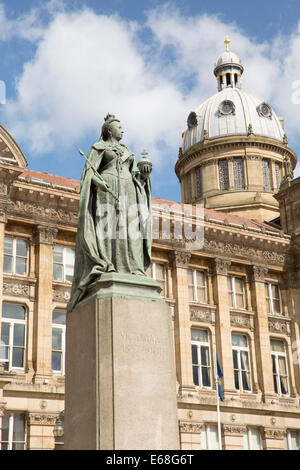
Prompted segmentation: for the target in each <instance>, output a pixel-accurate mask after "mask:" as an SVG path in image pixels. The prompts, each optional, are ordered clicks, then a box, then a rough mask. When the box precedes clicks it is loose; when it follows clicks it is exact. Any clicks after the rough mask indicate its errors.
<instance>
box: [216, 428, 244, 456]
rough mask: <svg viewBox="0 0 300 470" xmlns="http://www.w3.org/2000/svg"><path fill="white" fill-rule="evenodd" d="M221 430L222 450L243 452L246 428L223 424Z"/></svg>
mask: <svg viewBox="0 0 300 470" xmlns="http://www.w3.org/2000/svg"><path fill="white" fill-rule="evenodd" d="M222 428H223V429H222V431H223V432H222V448H223V449H224V450H244V441H243V438H244V433H245V432H246V426H243V425H239V424H232V423H229V424H226V423H224V424H223V426H222Z"/></svg>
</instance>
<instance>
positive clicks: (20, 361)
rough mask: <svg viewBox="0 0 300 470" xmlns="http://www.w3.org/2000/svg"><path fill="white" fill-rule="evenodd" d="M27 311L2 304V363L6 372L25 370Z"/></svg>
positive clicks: (20, 307)
mask: <svg viewBox="0 0 300 470" xmlns="http://www.w3.org/2000/svg"><path fill="white" fill-rule="evenodd" d="M25 338H26V309H25V307H23V306H22V305H17V304H16V305H15V304H8V303H3V304H2V321H1V343H0V362H2V363H3V364H4V368H5V370H12V369H15V370H23V369H24V361H25Z"/></svg>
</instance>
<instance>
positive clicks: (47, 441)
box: [27, 412, 58, 450]
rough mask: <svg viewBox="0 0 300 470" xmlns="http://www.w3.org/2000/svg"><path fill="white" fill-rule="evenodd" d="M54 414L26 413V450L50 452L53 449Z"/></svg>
mask: <svg viewBox="0 0 300 470" xmlns="http://www.w3.org/2000/svg"><path fill="white" fill-rule="evenodd" d="M57 417H58V415H56V414H45V413H30V412H29V413H28V414H27V430H28V438H27V442H28V450H49V449H50V450H51V449H54V441H55V439H54V434H53V430H54V426H55V425H56V419H57Z"/></svg>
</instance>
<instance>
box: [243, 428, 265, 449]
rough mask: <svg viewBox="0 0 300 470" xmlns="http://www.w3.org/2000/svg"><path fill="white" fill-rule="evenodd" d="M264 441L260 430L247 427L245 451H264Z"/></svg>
mask: <svg viewBox="0 0 300 470" xmlns="http://www.w3.org/2000/svg"><path fill="white" fill-rule="evenodd" d="M262 449H263V445H262V439H261V434H260V430H259V428H254V427H247V429H246V431H245V433H244V450H262Z"/></svg>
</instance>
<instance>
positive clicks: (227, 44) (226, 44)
mask: <svg viewBox="0 0 300 470" xmlns="http://www.w3.org/2000/svg"><path fill="white" fill-rule="evenodd" d="M230 43H231V41H230V39H229V37H228V36H226V38H225V41H224V44H225V46H226V49H225V50H226V52H229V44H230Z"/></svg>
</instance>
